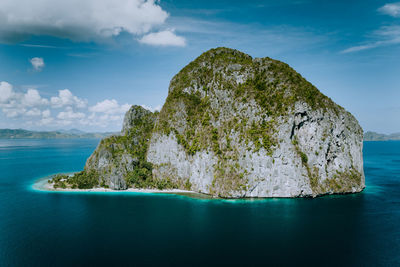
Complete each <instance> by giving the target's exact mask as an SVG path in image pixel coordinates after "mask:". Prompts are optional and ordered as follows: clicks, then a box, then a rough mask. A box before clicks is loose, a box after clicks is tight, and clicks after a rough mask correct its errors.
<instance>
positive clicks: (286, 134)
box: [84, 48, 365, 198]
mask: <svg viewBox="0 0 400 267" xmlns="http://www.w3.org/2000/svg"><path fill="white" fill-rule="evenodd" d="M362 141H363V131H362V129H361V127H360V126H359V124H358V122H357V120H356V119H355V118H354V117H353V116H352V115H351V114H350V113H349V112H347V111H345V110H344V109H343V108H342V107H340V106H339V105H337V104H335V103H334V102H333V101H332V100H331V99H329V98H328V97H326V96H325V95H323V94H322V93H321V92H320V91H319V90H318V89H317V88H315V87H314V86H313V85H312V84H310V83H309V82H307V81H306V80H305V79H304V78H303V77H302V76H301V75H300V74H298V73H297V72H296V71H294V70H293V69H292V68H290V67H289V66H288V65H287V64H285V63H282V62H280V61H277V60H273V59H270V58H254V59H253V58H252V57H250V56H249V55H247V54H244V53H242V52H240V51H237V50H233V49H228V48H217V49H211V50H209V51H207V52H205V53H203V54H202V55H201V56H200V57H198V58H197V59H196V60H194V61H193V62H191V63H189V64H188V65H187V66H186V67H185V68H183V69H182V70H181V71H180V72H179V73H178V74H177V75H175V77H174V78H173V79H172V81H171V83H170V87H169V92H168V97H167V100H166V102H165V104H164V106H163V108H162V110H161V111H160V113H159V114H153V113H151V112H150V111H147V110H145V109H143V108H141V107H138V106H133V107H132V108H131V109H130V110H129V111H128V112H127V114H126V116H125V120H124V126H123V130H122V132H121V135H119V136H112V137H109V138H106V139H104V140H102V141H101V143H100V144H99V146H98V148H97V149H96V151H95V152H94V153H93V155H92V156H91V157H90V158H89V159H88V161H87V164H86V166H85V171H84V172H87V173H89V172H92V173H93V172H94V173H96V174H97V177H98V183H99V184H100V185H101V184H103V185H106V186H109V187H111V188H113V189H125V188H127V187H128V186H133V187H140V186H145V187H146V186H147V187H151V186H156V187H159V188H165V187H178V188H181V189H190V190H192V191H195V192H201V193H205V194H209V195H212V196H216V197H224V198H239V197H307V196H312V197H315V196H319V195H324V194H334V193H353V192H359V191H362V190H363V188H364V187H365V178H364V172H363V158H362V145H363V143H362Z"/></svg>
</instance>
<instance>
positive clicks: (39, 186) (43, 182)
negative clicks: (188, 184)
mask: <svg viewBox="0 0 400 267" xmlns="http://www.w3.org/2000/svg"><path fill="white" fill-rule="evenodd" d="M49 179H51V178H50V177H46V178H42V179H39V180H37V181H36V182H35V183H34V184H33V186H32V188H33V189H35V190H39V191H64V192H134V193H166V194H197V195H203V194H200V193H197V192H194V191H188V190H182V189H165V190H159V189H137V188H128V189H126V190H113V189H109V188H104V187H97V188H91V189H72V188H65V189H63V188H54V187H53V185H54V183H49V182H48V180H49Z"/></svg>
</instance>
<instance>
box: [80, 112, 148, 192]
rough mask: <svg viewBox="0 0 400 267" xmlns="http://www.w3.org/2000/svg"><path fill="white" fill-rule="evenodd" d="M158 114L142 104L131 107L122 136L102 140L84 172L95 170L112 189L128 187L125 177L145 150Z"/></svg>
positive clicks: (103, 182) (124, 123) (126, 115)
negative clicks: (144, 147) (143, 149)
mask: <svg viewBox="0 0 400 267" xmlns="http://www.w3.org/2000/svg"><path fill="white" fill-rule="evenodd" d="M155 118H156V115H154V114H153V113H152V112H150V111H148V110H146V109H144V108H142V107H140V106H132V107H131V108H130V109H129V111H128V112H127V113H126V114H125V118H124V122H123V128H122V131H121V134H120V135H114V136H110V137H108V138H105V139H103V140H101V142H100V144H99V145H98V147H97V148H96V150H95V151H94V153H93V154H92V155H91V156H90V157H89V159H88V160H87V162H86V165H85V171H95V172H96V173H97V174H98V176H99V183H100V184H104V185H107V186H109V187H110V188H111V189H115V190H123V189H127V183H126V179H125V178H126V176H127V175H128V174H129V173H130V172H132V171H133V170H134V168H135V167H136V166H137V165H138V164H139V162H140V161H141V160H143V159H144V154H145V152H143V151H141V150H142V147H143V145H144V146H146V144H144V143H146V142H147V141H146V139H148V137H147V135H149V134H150V133H151V129H152V128H153V124H154V122H155Z"/></svg>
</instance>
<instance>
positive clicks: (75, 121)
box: [0, 81, 160, 129]
mask: <svg viewBox="0 0 400 267" xmlns="http://www.w3.org/2000/svg"><path fill="white" fill-rule="evenodd" d="M130 107H131V105H130V104H127V103H125V104H119V103H118V101H117V100H115V99H111V100H110V99H105V100H103V101H101V102H98V103H96V104H95V105H93V106H88V101H87V100H86V99H82V98H79V97H77V96H75V95H73V94H72V92H71V91H70V90H68V89H63V90H59V91H58V95H57V96H52V97H51V98H50V99H48V98H44V97H42V96H41V94H40V92H39V91H38V90H37V89H32V88H30V89H28V90H26V92H17V91H16V90H14V87H13V86H12V85H11V84H10V83H8V82H5V81H1V82H0V109H1V111H2V112H3V114H5V115H6V116H7V117H8V118H15V119H23V120H25V121H26V122H27V125H26V126H28V127H34V126H47V127H50V128H53V129H57V128H59V127H67V126H73V127H78V126H81V127H82V126H83V127H89V126H96V127H99V128H100V129H108V128H109V127H112V126H114V125H118V126H120V124H121V123H122V120H123V117H124V115H125V113H126V112H127V111H128V110H129V108H130ZM143 107H144V108H146V109H148V110H151V111H153V112H154V111H156V110H160V107H156V108H152V107H149V106H145V105H143Z"/></svg>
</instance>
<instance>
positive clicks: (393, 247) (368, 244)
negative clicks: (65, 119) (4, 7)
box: [0, 140, 400, 266]
mask: <svg viewBox="0 0 400 267" xmlns="http://www.w3.org/2000/svg"><path fill="white" fill-rule="evenodd" d="M98 142H99V140H0V266H143V265H156V266H171V265H172V266H177V265H179V266H197V265H203V266H210V265H219V266H224V265H239V266H243V265H245V266H256V265H257V266H260V265H269V266H276V265H279V266H282V265H295V266H302V265H309V266H310V265H311V266H321V265H323V266H326V265H331V266H400V142H395V141H393V142H365V143H364V166H365V175H366V180H367V188H366V189H365V191H364V192H362V193H360V194H355V195H343V196H333V197H332V196H330V197H329V196H328V197H322V198H317V199H267V200H256V201H223V200H198V199H192V198H188V197H185V196H176V195H162V194H144V193H71V192H40V191H35V190H33V189H32V187H31V186H32V184H33V183H34V182H35V180H37V179H38V178H41V177H44V176H47V175H50V174H54V173H57V172H74V171H79V170H81V169H82V168H83V166H84V164H85V161H86V158H87V157H88V156H89V155H90V154H91V153H92V152H93V150H94V149H95V147H96V145H97V143H98Z"/></svg>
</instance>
